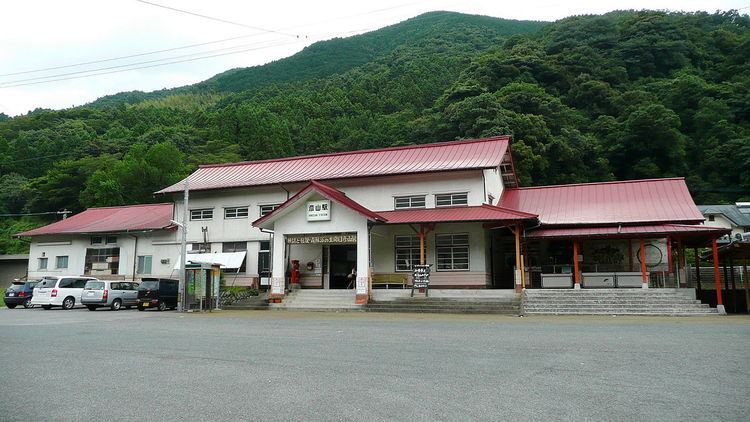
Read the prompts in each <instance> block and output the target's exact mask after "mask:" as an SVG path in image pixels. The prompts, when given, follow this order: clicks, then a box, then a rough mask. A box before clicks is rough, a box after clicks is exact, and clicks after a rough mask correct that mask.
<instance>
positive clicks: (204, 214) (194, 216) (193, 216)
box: [190, 208, 214, 221]
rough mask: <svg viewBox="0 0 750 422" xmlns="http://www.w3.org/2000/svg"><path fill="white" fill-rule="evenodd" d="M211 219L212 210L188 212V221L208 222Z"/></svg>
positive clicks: (212, 215) (204, 209)
mask: <svg viewBox="0 0 750 422" xmlns="http://www.w3.org/2000/svg"><path fill="white" fill-rule="evenodd" d="M212 218H214V210H213V209H212V208H203V209H200V210H190V221H197V220H210V219H212Z"/></svg>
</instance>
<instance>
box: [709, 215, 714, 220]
mask: <svg viewBox="0 0 750 422" xmlns="http://www.w3.org/2000/svg"><path fill="white" fill-rule="evenodd" d="M708 221H716V216H714V215H709V216H708Z"/></svg>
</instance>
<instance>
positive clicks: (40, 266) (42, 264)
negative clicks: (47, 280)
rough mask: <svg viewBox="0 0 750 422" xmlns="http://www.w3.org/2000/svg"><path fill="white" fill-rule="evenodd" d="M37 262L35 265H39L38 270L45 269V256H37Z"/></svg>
mask: <svg viewBox="0 0 750 422" xmlns="http://www.w3.org/2000/svg"><path fill="white" fill-rule="evenodd" d="M38 264H39V265H37V267H39V269H40V270H46V269H47V258H39V262H38Z"/></svg>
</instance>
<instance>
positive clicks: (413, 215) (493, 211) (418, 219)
mask: <svg viewBox="0 0 750 422" xmlns="http://www.w3.org/2000/svg"><path fill="white" fill-rule="evenodd" d="M378 214H380V215H381V216H383V217H384V218H385V219H386V220H388V224H404V223H439V222H451V221H510V220H513V221H515V220H527V219H536V215H534V214H528V213H525V212H519V211H514V210H509V209H506V208H501V207H496V206H493V205H487V204H484V205H480V206H471V207H446V208H425V209H411V210H395V211H379V212H378Z"/></svg>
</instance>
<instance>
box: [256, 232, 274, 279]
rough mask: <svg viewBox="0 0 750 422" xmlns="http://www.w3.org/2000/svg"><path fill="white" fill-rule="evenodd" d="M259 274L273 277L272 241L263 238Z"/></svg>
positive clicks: (259, 257) (259, 254) (259, 258)
mask: <svg viewBox="0 0 750 422" xmlns="http://www.w3.org/2000/svg"><path fill="white" fill-rule="evenodd" d="M258 275H259V276H260V277H271V242H270V241H268V240H262V241H261V242H260V250H258Z"/></svg>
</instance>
